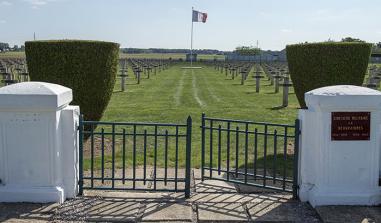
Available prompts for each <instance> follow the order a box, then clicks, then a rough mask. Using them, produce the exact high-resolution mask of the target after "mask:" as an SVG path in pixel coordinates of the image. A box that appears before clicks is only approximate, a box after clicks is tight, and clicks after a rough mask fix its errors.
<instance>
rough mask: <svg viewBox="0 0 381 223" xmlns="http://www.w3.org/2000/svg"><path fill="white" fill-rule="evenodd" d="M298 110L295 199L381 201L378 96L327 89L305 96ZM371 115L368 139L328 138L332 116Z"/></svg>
mask: <svg viewBox="0 0 381 223" xmlns="http://www.w3.org/2000/svg"><path fill="white" fill-rule="evenodd" d="M305 100H306V104H307V107H308V109H307V110H300V111H299V119H300V120H301V130H302V134H301V138H300V139H301V141H300V153H299V155H300V156H299V164H300V165H299V187H300V190H299V197H300V200H302V201H308V202H310V203H311V204H312V206H319V205H376V204H380V203H381V187H380V186H379V185H378V180H379V177H380V160H381V153H380V149H381V147H380V141H381V131H380V127H381V92H379V91H376V90H372V89H368V88H363V87H357V86H347V85H342V86H331V87H324V88H319V89H316V90H313V91H310V92H307V93H306V94H305ZM355 111H358V112H371V120H370V140H361V141H334V140H331V112H355Z"/></svg>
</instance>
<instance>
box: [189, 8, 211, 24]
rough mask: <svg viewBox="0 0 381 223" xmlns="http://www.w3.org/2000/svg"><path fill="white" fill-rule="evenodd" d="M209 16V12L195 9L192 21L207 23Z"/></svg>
mask: <svg viewBox="0 0 381 223" xmlns="http://www.w3.org/2000/svg"><path fill="white" fill-rule="evenodd" d="M207 17H208V14H206V13H203V12H199V11H196V10H193V13H192V22H203V23H205V22H206V18H207Z"/></svg>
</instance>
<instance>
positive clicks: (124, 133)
mask: <svg viewBox="0 0 381 223" xmlns="http://www.w3.org/2000/svg"><path fill="white" fill-rule="evenodd" d="M191 137H192V119H191V117H190V116H189V117H188V119H187V121H186V124H168V123H138V122H100V121H85V120H83V117H82V116H81V117H80V122H79V159H80V160H79V188H80V189H79V194H80V195H82V194H83V190H84V189H92V190H144V191H174V192H184V193H185V197H187V198H188V197H189V196H190V179H191V176H190V175H191V173H190V169H191ZM169 167H173V168H169Z"/></svg>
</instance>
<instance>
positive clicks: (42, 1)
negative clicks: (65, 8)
mask: <svg viewBox="0 0 381 223" xmlns="http://www.w3.org/2000/svg"><path fill="white" fill-rule="evenodd" d="M24 1H25V2H28V3H29V4H31V5H32V7H33V6H35V7H38V6H42V5H46V4H48V3H50V2H55V1H56V0H24Z"/></svg>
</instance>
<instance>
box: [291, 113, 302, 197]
mask: <svg viewBox="0 0 381 223" xmlns="http://www.w3.org/2000/svg"><path fill="white" fill-rule="evenodd" d="M294 135H295V143H294V167H293V181H292V198H293V199H298V189H299V188H298V174H299V171H298V164H299V135H300V120H299V119H296V120H295V133H294Z"/></svg>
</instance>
